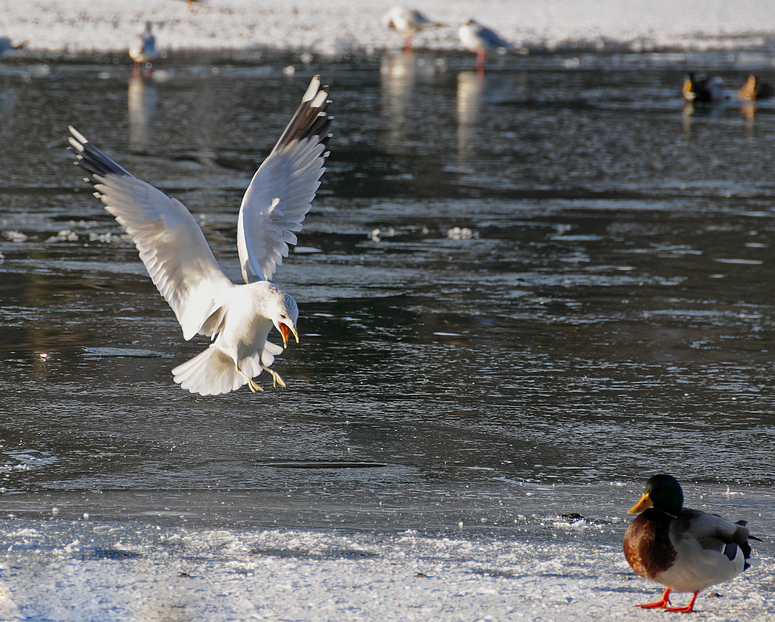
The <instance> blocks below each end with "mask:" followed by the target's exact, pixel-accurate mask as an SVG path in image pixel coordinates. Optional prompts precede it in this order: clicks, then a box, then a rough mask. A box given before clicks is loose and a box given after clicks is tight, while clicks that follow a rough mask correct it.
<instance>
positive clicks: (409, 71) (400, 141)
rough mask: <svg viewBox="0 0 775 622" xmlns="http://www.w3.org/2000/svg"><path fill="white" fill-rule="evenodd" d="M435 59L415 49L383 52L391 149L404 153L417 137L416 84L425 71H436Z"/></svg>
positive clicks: (384, 102) (385, 100)
mask: <svg viewBox="0 0 775 622" xmlns="http://www.w3.org/2000/svg"><path fill="white" fill-rule="evenodd" d="M433 71H434V69H433V62H432V61H430V60H429V59H428V57H426V56H424V55H418V54H415V53H414V52H413V51H412V50H391V51H390V52H388V53H386V54H383V56H382V58H381V60H380V67H379V72H380V76H381V82H382V98H383V105H382V107H383V110H384V111H385V113H386V114H387V116H388V119H389V120H390V122H389V123H387V124H386V126H387V128H388V132H387V140H388V145H387V147H388V149H389V150H390V151H392V152H394V153H403V152H405V151H406V147H407V146H408V143H409V142H412V141H414V140H416V129H417V128H416V125H415V124H414V123H413V121H412V115H413V114H414V115H416V114H417V112H418V110H419V107H418V106H414V105H412V99H413V96H414V89H415V85H416V84H417V80H418V77H419V76H420V75H421V73H425V72H430V73H433Z"/></svg>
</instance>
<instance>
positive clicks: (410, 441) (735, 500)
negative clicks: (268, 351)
mask: <svg viewBox="0 0 775 622" xmlns="http://www.w3.org/2000/svg"><path fill="white" fill-rule="evenodd" d="M757 58H758V57H756V56H755V55H754V56H751V55H743V54H740V55H738V56H735V55H732V56H728V55H726V54H725V55H723V56H722V55H712V54H708V55H700V56H696V57H693V59H692V62H693V63H697V64H699V65H702V66H706V67H708V68H710V69H711V70H714V71H715V72H716V73H719V74H721V75H723V76H724V77H725V79H726V80H727V83H728V84H734V83H735V80H738V78H739V77H740V76H744V75H745V72H747V71H749V70H752V69H761V65H759V64H757V63H759V61H758V60H756V59H757ZM752 59H753V60H752ZM195 60H196V62H193V61H192V62H191V63H188V64H187V63H185V62H183V63H181V65H180V66H177V67H175V68H174V70H170V71H167V72H166V73H161V74H158V75H157V78H155V79H129V78H128V76H127V74H126V72H125V70H124V69H122V68H121V67H118V68H116V67H112V66H102V65H80V64H67V65H61V66H56V65H54V66H51V67H49V68H48V70H47V71H45V72H39V73H36V72H35V71H33V70H31V69H30V68H28V67H25V66H19V65H11V66H8V67H5V68H4V72H3V73H2V75H1V76H0V80H2V86H3V89H2V92H0V136H2V138H3V142H4V144H6V145H11V146H13V148H9V149H5V150H3V151H2V152H0V171H2V178H1V179H2V186H1V187H0V201H1V202H2V203H0V252H2V254H3V256H4V261H3V262H2V263H0V303H1V304H0V325H2V332H0V352H2V362H1V363H0V412H1V413H2V420H0V428H1V430H2V435H1V438H2V446H0V456H1V457H2V462H1V463H0V473H1V474H2V477H3V480H4V481H3V484H2V485H3V494H2V496H1V497H0V515H2V516H3V517H6V520H2V521H0V538H1V540H0V542H2V548H4V549H5V553H4V554H3V556H0V565H1V567H2V570H1V571H0V576H2V577H3V579H4V583H3V584H2V588H1V589H2V590H3V591H2V592H1V593H0V596H1V598H0V606H2V607H5V609H4V610H0V611H2V612H3V615H4V616H5V617H13V616H14V615H16V616H18V617H21V618H27V619H33V620H37V619H40V620H49V619H96V618H99V619H127V618H128V617H144V618H148V619H161V618H165V617H169V615H171V614H170V612H174V613H176V615H177V614H179V615H180V616H181V617H182V618H184V619H202V620H217V619H226V618H228V617H231V618H237V619H248V618H250V617H251V616H253V617H265V618H269V619H320V620H324V619H342V620H347V619H402V620H407V619H441V620H445V619H448V620H457V619H471V620H474V619H493V620H504V619H514V620H517V619H554V620H578V619H591V618H592V617H593V616H594V617H597V618H600V619H614V618H617V619H646V618H647V617H650V616H652V615H654V614H653V613H649V612H642V611H636V610H635V609H634V608H633V607H632V605H633V604H636V603H639V602H646V601H648V600H650V599H652V598H653V597H655V596H656V595H657V594H658V592H659V588H658V586H656V585H649V584H647V583H646V582H645V581H643V580H640V579H638V578H637V577H635V576H634V575H633V574H632V572H631V571H630V570H629V569H628V567H627V566H626V562H624V559H623V556H622V555H621V552H620V546H621V544H620V543H621V538H622V535H623V533H624V530H625V528H626V525H627V522H628V520H629V519H628V518H627V517H626V512H627V509H628V508H629V507H630V506H631V505H632V504H633V503H634V502H635V501H636V500H637V498H638V497H639V495H640V492H641V488H642V485H643V482H644V481H645V479H646V478H647V477H648V475H650V474H653V473H654V472H657V471H669V472H671V473H673V474H674V475H675V476H676V477H678V478H679V480H681V481H682V482H683V483H684V484H685V486H684V487H685V493H686V499H687V505H689V506H692V507H699V508H701V509H709V510H712V511H714V512H718V513H720V514H722V515H725V516H727V517H729V518H732V519H734V520H737V519H741V518H744V519H746V520H748V521H749V523H750V525H751V527H752V530H753V532H754V533H756V534H757V535H758V536H759V537H761V538H762V540H763V541H762V542H760V543H756V547H755V550H756V554H757V556H758V557H759V558H760V559H761V561H762V563H761V564H760V565H759V566H758V567H757V568H754V569H751V570H749V571H747V572H746V573H744V574H743V575H742V576H741V577H739V578H738V579H736V580H735V581H733V582H731V583H729V584H725V585H723V586H717V587H716V588H712V589H711V590H708V594H707V595H705V596H703V597H701V600H700V601H699V602H698V608H699V609H700V610H701V611H702V612H703V613H702V614H700V615H699V616H698V617H699V618H700V619H708V620H716V619H718V620H722V619H723V620H738V619H739V620H756V619H763V618H766V617H767V616H771V615H772V613H773V610H775V598H774V597H773V593H772V591H773V586H772V577H773V568H772V560H773V547H772V536H773V532H774V531H775V520H773V503H774V501H775V498H774V496H773V493H772V492H771V483H772V473H773V453H772V449H771V448H772V440H771V439H772V434H773V415H772V412H773V391H772V382H771V378H772V374H773V363H772V360H773V359H772V353H773V352H775V344H773V340H774V339H775V332H774V331H773V317H775V308H774V307H773V297H772V293H771V289H770V288H769V287H768V284H769V283H772V282H773V274H772V258H771V249H772V237H773V212H772V196H773V194H775V188H773V185H774V184H773V182H772V181H771V171H772V168H773V166H772V165H773V157H772V152H773V150H772V135H773V132H772V130H773V121H774V117H773V108H772V106H771V105H769V104H764V105H759V106H757V107H756V108H753V109H752V108H741V107H740V106H739V105H738V104H736V103H734V102H730V103H729V104H728V105H726V106H723V107H720V108H717V109H714V110H696V111H692V110H688V109H684V107H683V104H682V102H681V101H680V99H679V97H678V95H677V91H678V89H679V88H680V83H681V80H682V77H683V73H684V71H685V70H686V69H687V67H688V62H687V61H680V60H677V59H676V58H675V57H672V56H669V55H649V56H640V55H623V56H621V55H619V56H617V55H612V56H589V57H586V56H585V57H583V58H582V59H577V60H574V59H573V58H565V57H563V56H536V57H528V58H509V57H507V58H503V59H500V60H496V61H495V63H494V64H495V66H494V67H493V69H494V70H493V71H491V72H490V73H488V74H487V75H486V76H485V77H484V78H480V77H478V76H476V75H475V74H473V73H471V72H469V71H467V69H468V67H469V62H468V61H469V59H467V58H466V57H463V56H455V55H451V56H448V57H444V62H439V61H438V59H437V57H436V56H434V55H428V54H427V53H417V54H415V55H414V56H413V57H408V56H405V55H401V54H386V55H384V56H383V57H382V59H381V61H379V60H377V59H369V58H365V57H363V58H359V59H356V60H355V61H353V62H350V63H335V64H321V65H317V66H312V67H310V68H309V70H308V72H307V73H304V72H298V73H297V75H296V77H294V78H290V79H289V78H286V77H284V76H282V74H281V68H282V67H283V66H285V65H286V64H287V60H288V59H285V58H282V57H280V58H278V61H277V63H275V64H272V65H260V66H252V65H239V66H238V65H234V64H230V62H228V60H227V61H223V60H221V59H219V57H213V58H204V59H195ZM760 60H761V59H760ZM313 72H320V73H321V74H322V76H323V79H324V81H326V82H328V83H330V84H331V95H332V99H333V100H334V104H332V112H333V114H334V115H335V116H336V121H335V125H334V133H335V137H334V139H333V140H332V143H331V147H332V157H331V159H330V161H329V167H328V171H327V173H326V175H325V177H324V183H323V187H322V189H321V192H320V194H319V196H318V198H317V199H316V201H315V204H314V207H313V210H312V212H311V213H310V215H309V217H308V219H307V221H306V223H305V228H304V230H303V232H302V234H301V235H300V238H299V245H300V247H302V248H301V252H296V253H293V254H292V255H291V257H290V258H289V259H288V261H287V265H285V266H283V267H282V268H281V269H280V271H279V273H278V276H277V282H278V284H280V285H281V286H282V287H283V288H284V289H285V290H286V291H288V292H290V293H291V294H292V295H294V296H295V298H296V299H297V300H298V301H299V303H300V308H301V315H300V322H299V326H300V333H301V339H302V340H301V343H300V344H298V345H296V344H293V345H292V346H291V348H290V349H289V350H288V351H286V352H285V353H283V355H282V356H281V357H279V358H278V359H277V361H276V363H275V367H276V369H277V370H278V371H279V372H280V373H281V374H282V375H283V377H284V378H285V380H286V381H287V382H288V389H287V390H285V391H277V390H273V389H272V388H271V387H270V386H269V383H267V382H265V380H266V379H265V378H264V377H263V376H262V377H260V378H259V383H260V384H263V385H264V386H265V387H266V388H267V392H266V393H265V394H263V395H258V396H254V395H251V394H250V393H249V392H247V391H240V392H236V393H232V394H229V395H226V396H220V397H208V398H202V397H197V396H192V395H190V394H188V393H186V392H184V391H182V390H180V389H179V388H178V387H177V385H175V384H174V383H173V381H172V377H171V374H170V369H171V368H172V367H174V366H175V365H176V364H179V363H180V362H181V361H183V360H185V359H186V358H190V357H191V356H194V355H195V354H196V353H197V352H199V351H200V350H201V349H203V348H204V347H205V346H206V341H204V340H199V339H196V340H194V341H193V342H190V343H185V342H183V340H182V335H181V332H180V328H179V326H178V325H177V322H176V320H175V318H174V315H173V314H172V313H171V311H170V310H169V308H168V307H167V306H166V304H165V303H164V301H163V300H162V299H161V297H160V296H159V295H158V293H157V292H156V291H155V289H154V288H153V285H152V284H151V282H150V279H149V278H148V277H147V275H146V274H145V272H144V268H143V266H142V264H141V263H140V261H139V260H138V259H137V255H136V251H135V250H134V248H133V247H132V246H131V243H130V242H129V241H128V240H127V239H126V238H125V237H123V236H122V232H121V230H120V229H119V227H118V226H117V225H116V224H115V222H114V221H113V220H112V218H111V217H110V216H108V215H107V214H106V213H105V212H104V211H103V210H102V209H101V206H100V204H99V202H97V201H96V200H95V199H94V198H93V197H92V196H91V194H90V191H89V188H88V187H87V186H86V185H85V184H83V183H82V182H81V181H80V180H79V175H78V174H77V171H76V170H75V169H74V167H72V164H71V160H72V156H71V155H70V154H69V153H67V152H66V151H65V149H64V147H65V135H66V127H67V125H68V124H73V125H75V126H76V127H77V128H78V129H79V130H80V131H82V132H83V133H84V134H85V135H86V136H87V137H88V138H90V139H91V140H93V141H94V142H95V144H97V145H98V146H99V147H101V148H102V149H104V150H105V151H107V152H108V153H109V154H110V155H112V156H114V157H115V158H117V159H118V160H119V162H121V163H122V164H123V165H125V166H126V167H127V168H129V169H130V170H131V171H133V172H134V173H136V174H138V175H139V176H141V177H143V178H145V179H147V180H148V181H151V182H152V183H154V184H156V185H158V186H159V187H161V188H162V189H163V190H165V191H166V192H168V193H170V194H172V195H173V196H176V197H177V198H179V199H181V200H182V201H183V202H184V203H185V204H186V205H187V206H188V207H189V208H190V209H191V211H192V212H193V213H194V214H195V215H196V217H197V219H198V220H199V222H200V223H201V224H202V227H203V229H204V231H205V234H206V236H207V237H208V240H209V241H210V243H211V244H212V246H213V248H214V252H215V254H216V256H217V258H218V259H219V261H221V262H222V265H223V266H224V268H225V269H226V270H227V271H228V272H229V273H230V275H231V276H232V277H234V278H236V277H237V276H238V273H239V270H238V265H237V257H236V246H235V244H234V239H235V233H234V231H235V224H236V213H237V209H238V205H239V201H240V198H241V196H242V192H243V191H244V188H245V186H246V185H247V183H248V182H249V179H250V177H251V175H252V173H253V171H254V170H255V167H256V166H257V165H258V163H259V162H260V161H261V159H262V158H263V157H265V156H266V154H267V153H268V152H269V150H270V149H271V147H272V145H273V143H274V141H275V139H276V137H277V136H278V134H279V132H280V130H281V129H282V127H283V125H284V123H285V122H286V121H287V118H288V116H289V114H290V111H292V110H293V109H295V106H296V104H297V101H298V98H299V96H300V95H301V93H303V91H304V88H305V87H306V84H307V82H308V80H309V78H310V76H311V75H312V73H313ZM377 229H378V230H379V233H377V232H376V231H375V230H377ZM44 354H45V355H46V356H45V357H44V356H42V355H44ZM55 509H56V512H54V510H55ZM84 514H87V515H88V517H84ZM563 515H565V516H563ZM461 524H462V527H461ZM181 573H185V575H187V576H185V575H184V576H181ZM417 573H422V574H424V575H426V576H424V577H423V576H420V577H418V576H416V575H417ZM54 592H56V594H57V598H56V599H54V600H52V598H51V595H52V594H53V593H54ZM714 593H719V594H721V595H722V596H723V598H712V597H710V596H709V595H712V594H714Z"/></svg>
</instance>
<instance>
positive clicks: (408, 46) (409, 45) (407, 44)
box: [404, 33, 412, 52]
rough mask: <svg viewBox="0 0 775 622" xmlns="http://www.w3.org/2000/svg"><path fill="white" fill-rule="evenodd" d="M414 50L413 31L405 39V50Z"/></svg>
mask: <svg viewBox="0 0 775 622" xmlns="http://www.w3.org/2000/svg"><path fill="white" fill-rule="evenodd" d="M411 50H412V33H409V34H408V35H406V39H405V40H404V51H405V52H410V51H411Z"/></svg>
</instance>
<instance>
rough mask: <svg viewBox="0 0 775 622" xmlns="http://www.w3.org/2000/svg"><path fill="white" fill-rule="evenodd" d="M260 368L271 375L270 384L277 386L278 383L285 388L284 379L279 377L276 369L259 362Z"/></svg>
mask: <svg viewBox="0 0 775 622" xmlns="http://www.w3.org/2000/svg"><path fill="white" fill-rule="evenodd" d="M261 369H263V370H264V371H266V372H269V375H271V376H272V386H274V387H277V385H278V384H279V385H280V386H281V387H282V388H283V389H287V388H288V387H287V386H286V385H285V381H284V380H283V379H282V378H280V374H278V373H277V372H276V371H274V370H272V369H269V368H268V367H267V366H266V365H264V364H263V363H261Z"/></svg>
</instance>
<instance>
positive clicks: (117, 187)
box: [69, 127, 234, 340]
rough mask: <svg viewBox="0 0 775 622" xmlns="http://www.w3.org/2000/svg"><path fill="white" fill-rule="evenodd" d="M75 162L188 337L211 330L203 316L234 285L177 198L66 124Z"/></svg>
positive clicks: (209, 332)
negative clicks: (134, 171)
mask: <svg viewBox="0 0 775 622" xmlns="http://www.w3.org/2000/svg"><path fill="white" fill-rule="evenodd" d="M70 133H71V134H72V136H71V137H70V139H69V140H70V144H71V145H72V149H73V150H74V151H75V153H76V162H75V163H76V164H77V165H78V166H80V167H81V168H82V169H83V170H85V171H86V173H87V175H88V178H87V180H86V181H88V182H89V183H91V184H92V185H93V186H94V189H95V190H96V191H97V192H96V193H95V195H96V196H97V197H98V198H99V199H101V200H102V202H103V203H104V204H105V209H106V210H107V211H108V212H109V213H110V214H112V215H113V216H115V218H116V220H117V221H118V222H119V224H120V225H121V226H122V227H124V229H126V232H127V233H128V234H129V235H130V236H132V240H133V241H134V243H135V246H136V247H137V250H138V251H140V259H142V260H143V263H144V264H145V267H146V269H147V270H148V274H149V275H150V276H151V279H152V280H153V282H154V285H156V287H157V289H158V290H159V293H161V295H162V296H164V299H165V300H166V301H167V302H168V303H169V305H170V307H172V310H173V311H174V312H175V315H176V316H177V318H178V321H179V322H180V326H181V327H182V328H183V336H184V337H185V338H186V340H188V339H191V337H193V336H194V335H196V334H197V332H200V331H201V332H202V334H205V335H208V336H210V335H212V333H213V331H214V329H215V328H217V326H215V324H217V323H216V322H209V323H208V325H207V326H206V327H204V328H203V325H204V324H205V322H207V320H208V318H210V316H211V315H212V314H213V313H214V312H215V311H217V310H218V308H219V306H220V303H219V300H221V299H222V298H223V293H224V292H226V291H227V290H228V289H230V288H232V287H234V284H233V283H232V282H231V281H230V280H229V278H228V277H227V276H226V275H225V274H224V273H223V271H222V270H221V268H220V266H219V265H218V262H217V261H215V257H213V253H212V251H211V250H210V247H209V246H208V245H207V241H206V240H205V236H204V234H203V233H202V229H200V228H199V225H198V224H197V223H196V221H195V220H194V217H193V216H192V215H191V213H190V212H189V211H188V210H187V209H186V206H185V205H183V204H182V203H181V202H180V201H178V200H177V199H171V198H170V197H168V196H167V195H166V194H164V193H163V192H162V191H161V190H159V189H157V188H154V187H153V186H151V185H150V184H147V183H145V182H144V181H141V180H140V179H138V178H137V177H135V176H134V175H132V174H131V173H130V172H129V171H127V170H126V169H125V168H123V167H122V166H120V165H119V164H118V163H117V162H115V161H113V160H112V159H111V158H109V157H108V156H107V155H105V154H104V153H102V151H100V150H99V149H97V148H96V147H95V146H94V145H92V144H91V143H90V142H89V141H88V140H86V138H84V136H83V135H82V134H81V133H80V132H78V131H77V130H75V129H74V128H72V127H71V128H70Z"/></svg>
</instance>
